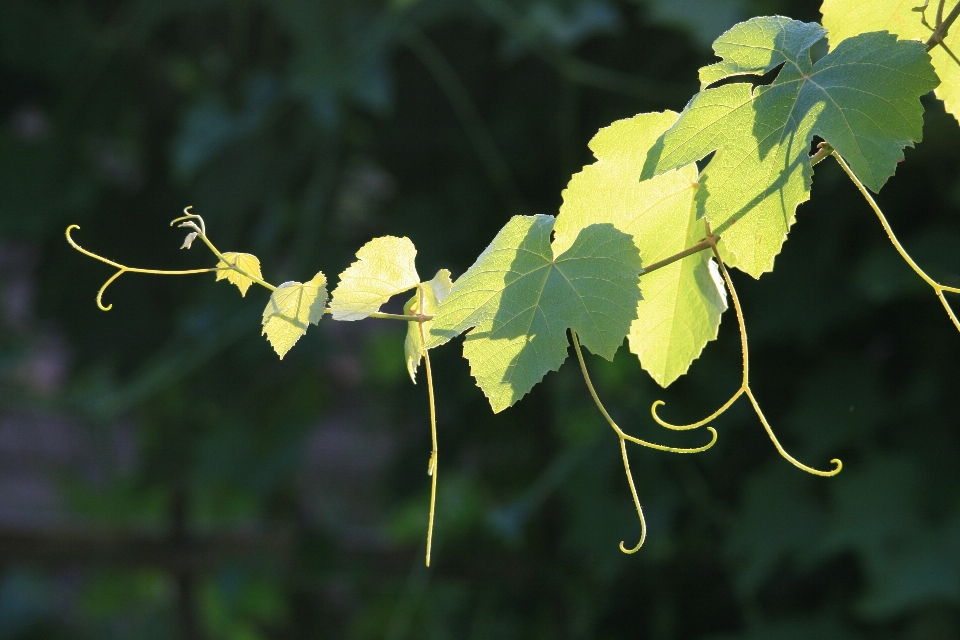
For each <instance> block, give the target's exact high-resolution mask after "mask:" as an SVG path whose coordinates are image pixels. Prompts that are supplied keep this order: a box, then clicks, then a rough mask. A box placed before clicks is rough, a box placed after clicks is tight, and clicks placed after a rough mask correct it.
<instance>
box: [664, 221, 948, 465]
mask: <svg viewBox="0 0 960 640" xmlns="http://www.w3.org/2000/svg"><path fill="white" fill-rule="evenodd" d="M706 227H707V235H708V242H709V244H710V248H711V249H712V250H713V255H714V257H715V258H716V260H717V263H718V264H719V265H720V273H721V275H722V276H723V281H724V283H726V285H727V289H728V290H729V291H730V298H731V300H733V308H734V311H735V312H736V315H737V324H738V325H739V328H740V350H741V354H742V357H743V377H742V379H741V382H740V388H739V389H737V390H736V391H735V392H734V393H733V395H732V396H730V399H729V400H727V401H726V402H725V403H723V405H722V406H721V407H720V408H719V409H717V410H716V411H714V412H713V413H711V414H710V415H709V416H707V417H706V418H704V419H703V420H699V421H697V422H693V423H690V424H685V425H675V424H671V423H669V422H666V421H665V420H663V419H662V418H660V416H659V415H657V407H661V406H664V405H665V404H666V403H664V402H663V400H657V401H656V402H654V403H653V405H652V406H651V407H650V414H651V415H652V416H653V419H654V421H656V423H657V424H659V425H660V426H661V427H666V428H667V429H673V430H677V431H683V430H687V429H696V428H698V427H702V426H703V425H705V424H708V423H710V422H712V421H713V420H715V419H716V418H718V417H720V415H722V414H723V413H725V412H726V411H727V409H729V408H730V407H731V406H733V403H735V402H736V401H737V400H738V399H739V398H740V396H742V395H746V396H747V398H749V400H750V404H751V406H752V407H753V411H754V413H756V415H757V418H758V419H759V420H760V424H762V425H763V428H764V430H765V431H766V432H767V435H768V436H769V437H770V441H771V442H772V443H773V446H774V447H776V449H777V451H778V452H779V453H780V455H781V456H783V457H784V459H786V460H787V461H788V462H790V464H792V465H793V466H795V467H797V468H798V469H802V470H803V471H806V472H807V473H812V474H814V475H817V476H835V475H837V474H838V473H840V470H841V469H843V463H842V462H841V461H840V460H839V459H837V458H834V459H832V460H830V462H831V463H832V464H833V465H834V468H833V469H831V470H829V471H821V470H820V469H815V468H813V467H810V466H807V465H805V464H803V463H802V462H800V461H799V460H797V459H796V458H794V457H793V456H791V455H790V454H789V453H787V451H786V449H784V448H783V445H781V444H780V441H779V440H778V439H777V436H776V435H775V434H774V433H773V428H772V427H771V426H770V423H769V422H768V421H767V418H766V416H764V415H763V411H761V410H760V404H759V403H758V402H757V399H756V397H755V396H754V395H753V390H752V389H751V388H750V354H749V350H748V348H747V328H746V323H745V322H744V318H743V309H742V308H741V306H740V298H739V297H738V296H737V290H736V289H735V288H734V286H733V281H732V280H731V279H730V274H729V272H728V271H727V267H726V265H724V263H723V259H722V258H721V257H720V251H719V250H718V249H717V243H716V239H715V238H714V237H713V236H712V234H711V232H710V223H709V222H707V224H706ZM944 302H945V301H944ZM954 317H955V316H954ZM708 428H709V427H708Z"/></svg>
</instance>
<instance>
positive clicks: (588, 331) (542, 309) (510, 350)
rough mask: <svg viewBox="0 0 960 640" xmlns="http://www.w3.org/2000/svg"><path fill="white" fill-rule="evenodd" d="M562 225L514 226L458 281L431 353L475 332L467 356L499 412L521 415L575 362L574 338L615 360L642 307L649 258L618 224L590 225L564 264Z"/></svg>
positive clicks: (516, 222)
mask: <svg viewBox="0 0 960 640" xmlns="http://www.w3.org/2000/svg"><path fill="white" fill-rule="evenodd" d="M554 222H555V219H554V217H553V216H545V215H537V216H514V217H513V218H511V219H510V221H509V222H508V223H507V224H506V226H504V227H503V229H501V230H500V233H498V234H497V237H496V238H494V240H493V242H491V243H490V246H488V247H487V248H486V249H485V250H484V251H483V253H481V254H480V257H478V258H477V261H476V262H475V263H474V264H473V266H472V267H470V269H468V270H467V272H466V273H464V274H463V275H462V276H461V277H460V279H458V280H457V281H456V283H454V285H453V289H451V291H450V294H449V295H448V296H447V297H446V299H445V300H444V301H443V302H442V303H440V307H439V309H438V310H437V315H436V316H435V317H434V319H433V327H431V329H430V337H428V339H427V348H433V347H435V346H438V345H441V344H443V343H445V342H447V341H448V340H450V339H452V338H453V337H455V336H457V335H458V334H460V333H461V332H463V331H466V330H467V329H470V328H471V327H473V330H472V331H471V332H470V333H468V334H467V337H466V339H465V340H464V343H463V355H464V357H465V358H466V359H467V360H468V361H469V362H470V370H471V373H472V374H473V377H474V378H476V380H477V384H479V385H480V388H481V389H483V392H484V394H485V395H486V396H487V398H488V399H489V400H490V406H491V407H492V408H493V410H494V412H499V411H502V410H503V409H506V408H507V407H509V406H511V405H513V404H514V403H515V402H516V401H517V400H519V399H520V398H522V397H523V396H524V395H525V394H526V393H527V392H528V391H530V389H532V388H533V386H534V385H536V384H537V383H538V382H539V381H540V380H541V379H542V378H543V376H544V375H546V373H547V372H548V371H555V370H556V369H558V368H560V365H561V364H563V361H564V360H565V359H566V357H567V347H568V342H567V329H568V328H572V329H574V330H575V331H576V332H577V333H578V334H579V336H580V340H581V342H582V343H583V344H584V346H586V347H587V348H588V349H590V351H592V352H593V353H596V354H599V355H601V356H603V357H604V358H607V359H608V360H610V359H612V358H613V355H614V353H616V351H617V349H618V348H619V347H620V345H621V344H622V343H623V338H624V336H625V335H626V334H627V331H628V330H629V328H630V323H631V322H632V321H633V319H634V318H635V317H636V312H637V302H638V301H639V300H640V298H641V296H640V287H639V283H638V275H639V273H640V253H639V251H638V250H637V247H636V245H634V244H633V240H631V238H630V236H628V235H627V234H625V233H623V232H621V231H618V230H617V229H616V228H614V227H613V225H610V224H594V225H590V226H588V227H586V228H584V229H582V230H581V231H580V233H579V234H577V237H576V239H575V240H574V241H573V243H571V245H570V247H569V248H568V249H567V250H566V251H564V252H563V253H561V254H560V255H558V256H557V255H555V252H554V249H553V247H552V246H551V244H550V234H551V232H552V231H553V225H554Z"/></svg>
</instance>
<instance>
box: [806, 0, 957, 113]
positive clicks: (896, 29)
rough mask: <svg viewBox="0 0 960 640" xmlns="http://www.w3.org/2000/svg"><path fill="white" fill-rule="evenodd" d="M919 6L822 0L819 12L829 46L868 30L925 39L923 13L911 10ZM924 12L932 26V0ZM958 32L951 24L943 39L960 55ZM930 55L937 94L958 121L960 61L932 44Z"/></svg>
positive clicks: (913, 0)
mask: <svg viewBox="0 0 960 640" xmlns="http://www.w3.org/2000/svg"><path fill="white" fill-rule="evenodd" d="M920 6H923V2H920V1H918V0H825V2H824V3H823V6H822V7H820V13H822V14H823V26H825V27H826V28H827V31H828V37H829V39H830V48H831V49H833V48H835V47H836V46H837V45H838V44H840V42H841V41H843V40H845V39H847V38H850V37H852V36H855V35H858V34H861V33H866V32H868V31H889V32H890V33H895V34H897V35H898V36H900V37H901V38H904V39H910V40H919V41H921V42H926V41H927V39H929V38H930V35H931V34H932V31H931V30H930V29H929V28H927V27H926V26H924V24H923V22H922V19H923V15H922V14H920V13H919V12H917V11H913V8H914V7H920ZM949 10H950V5H949V4H948V5H947V11H949ZM925 13H926V18H927V23H928V24H929V25H931V26H933V25H934V22H935V21H936V16H937V2H936V0H934V1H933V2H930V4H929V5H928V6H927V10H926V12H925ZM958 32H960V28H958V26H957V24H956V23H954V26H953V27H951V28H950V31H949V32H948V33H947V37H946V38H944V39H943V41H944V43H945V44H946V45H947V47H949V49H950V51H952V52H953V53H954V55H960V51H958V50H960V35H958ZM930 57H931V58H932V59H933V68H934V69H936V71H937V75H938V76H939V77H940V86H939V87H937V90H936V91H937V97H938V98H940V99H941V100H943V103H944V106H945V107H946V109H947V111H949V112H950V113H952V114H953V116H954V117H955V118H957V119H958V120H960V64H958V63H957V61H956V60H954V59H953V58H951V57H950V54H949V53H947V50H946V49H944V48H943V47H941V46H937V47H934V49H933V50H932V51H930Z"/></svg>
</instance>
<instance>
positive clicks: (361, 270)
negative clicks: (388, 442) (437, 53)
mask: <svg viewBox="0 0 960 640" xmlns="http://www.w3.org/2000/svg"><path fill="white" fill-rule="evenodd" d="M357 257H358V258H359V260H357V261H356V262H354V263H353V264H351V265H350V266H349V267H347V269H346V271H344V272H343V273H341V274H340V282H339V284H337V288H336V289H334V290H333V295H332V297H331V300H330V311H331V313H332V314H333V319H334V320H362V319H363V318H366V317H367V316H369V315H370V314H371V313H375V312H376V311H378V310H379V309H380V306H381V305H382V304H383V303H385V302H386V301H387V300H389V299H390V298H391V297H392V296H394V295H396V294H398V293H400V292H402V291H407V290H409V289H412V288H413V287H415V286H417V284H418V283H419V282H420V276H418V275H417V269H416V267H415V266H414V258H416V257H417V250H416V248H414V246H413V243H412V242H410V239H409V238H395V237H394V236H384V237H382V238H374V239H373V240H371V241H370V242H368V243H367V244H365V245H363V246H362V247H360V250H359V251H357Z"/></svg>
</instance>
